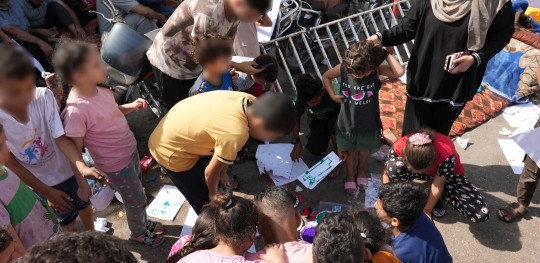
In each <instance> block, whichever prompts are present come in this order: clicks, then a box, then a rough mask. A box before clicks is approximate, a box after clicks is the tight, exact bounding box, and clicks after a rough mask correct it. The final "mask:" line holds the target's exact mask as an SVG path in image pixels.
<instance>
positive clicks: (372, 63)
mask: <svg viewBox="0 0 540 263" xmlns="http://www.w3.org/2000/svg"><path fill="white" fill-rule="evenodd" d="M387 56H388V51H387V50H386V49H385V48H384V47H382V46H381V45H379V44H378V43H376V42H374V41H369V40H361V41H358V42H356V43H353V44H351V45H350V46H349V48H348V49H347V51H345V56H344V59H343V66H344V67H345V69H346V70H347V72H348V73H349V74H351V75H352V76H353V77H355V78H360V77H363V76H365V75H366V74H369V73H370V72H373V71H374V70H377V68H378V67H379V66H380V65H381V64H382V63H383V62H384V60H385V59H386V57H387Z"/></svg>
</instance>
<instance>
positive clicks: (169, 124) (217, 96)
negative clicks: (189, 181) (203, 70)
mask: <svg viewBox="0 0 540 263" xmlns="http://www.w3.org/2000/svg"><path fill="white" fill-rule="evenodd" d="M255 100H256V99H255V97H253V96H252V95H249V94H247V93H244V92H236V91H212V92H206V93H202V94H198V95H196V96H193V97H189V98H187V99H185V100H183V101H181V102H179V103H177V104H176V105H175V106H174V107H173V108H172V109H171V110H170V111H169V112H168V113H167V115H165V117H164V118H163V119H162V120H161V121H160V122H159V124H158V126H157V127H156V128H155V129H154V131H153V132H152V135H150V140H149V141H148V148H149V149H150V153H151V154H152V156H154V158H155V159H156V161H157V162H158V163H159V164H161V165H162V166H164V167H165V168H167V169H169V170H171V171H173V172H183V171H186V170H189V169H191V168H192V167H193V166H194V165H195V163H196V162H197V159H198V158H199V157H200V156H208V155H214V156H216V157H217V158H218V159H219V160H220V161H221V162H223V163H226V164H232V163H233V162H234V159H235V158H236V154H237V153H238V151H240V149H242V147H243V146H244V144H245V143H246V141H247V140H248V139H249V128H248V119H247V116H246V108H247V106H248V103H250V102H253V101H255Z"/></svg>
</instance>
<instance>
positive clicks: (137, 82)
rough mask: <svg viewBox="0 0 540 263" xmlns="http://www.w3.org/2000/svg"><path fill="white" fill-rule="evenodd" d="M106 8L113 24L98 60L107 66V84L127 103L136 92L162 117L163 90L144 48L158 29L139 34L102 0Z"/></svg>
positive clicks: (120, 100)
mask: <svg viewBox="0 0 540 263" xmlns="http://www.w3.org/2000/svg"><path fill="white" fill-rule="evenodd" d="M101 1H102V3H103V4H104V5H105V6H106V7H107V9H109V11H110V12H111V14H112V18H111V19H108V18H106V17H105V16H104V15H103V14H101V13H98V12H94V13H97V14H98V15H101V16H103V17H104V18H105V19H106V20H107V21H109V22H110V23H112V24H114V25H113V27H112V29H111V30H110V31H109V32H108V33H106V34H104V35H103V37H102V43H101V59H102V60H103V62H104V63H105V64H106V65H107V75H108V80H107V83H106V84H107V85H108V86H110V87H112V90H113V92H114V93H115V97H119V98H118V99H117V100H118V102H119V103H121V104H124V103H127V102H130V101H131V100H132V97H133V96H134V95H135V93H138V94H137V95H138V96H140V97H141V98H143V99H144V100H146V101H147V102H148V107H149V108H150V109H151V110H152V112H153V113H154V114H155V115H156V116H157V117H158V118H161V117H163V116H165V113H166V110H165V108H164V107H163V102H162V101H161V94H162V92H161V91H160V90H159V89H158V86H157V84H156V82H155V81H154V80H153V71H152V68H151V66H150V62H149V61H148V59H147V57H146V51H147V50H148V49H149V48H150V46H151V45H152V41H153V39H154V37H155V36H156V35H157V33H158V32H159V29H157V30H154V31H150V32H148V33H146V34H144V35H143V34H141V33H139V32H137V31H136V30H134V29H133V28H131V27H130V26H128V25H127V24H126V23H125V22H124V21H123V19H122V16H121V15H120V13H119V12H118V11H117V10H116V9H115V8H114V5H113V4H112V2H111V1H110V0H101Z"/></svg>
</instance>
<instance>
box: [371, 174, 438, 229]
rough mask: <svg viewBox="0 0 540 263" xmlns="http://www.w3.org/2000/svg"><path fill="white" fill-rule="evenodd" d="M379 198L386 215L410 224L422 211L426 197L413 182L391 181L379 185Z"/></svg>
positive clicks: (405, 224) (407, 224)
mask: <svg viewBox="0 0 540 263" xmlns="http://www.w3.org/2000/svg"><path fill="white" fill-rule="evenodd" d="M379 199H380V200H381V201H382V209H383V210H384V212H386V214H387V215H388V217H390V218H394V217H395V218H397V219H398V220H399V222H400V223H401V224H402V225H404V226H412V225H413V224H414V222H416V220H417V219H418V218H419V217H420V216H421V215H422V213H424V206H425V205H426V199H427V198H426V194H425V193H424V191H422V189H421V188H420V186H419V185H417V184H415V183H409V182H393V183H387V184H383V185H381V187H379Z"/></svg>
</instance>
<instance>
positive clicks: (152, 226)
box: [146, 220, 157, 232]
mask: <svg viewBox="0 0 540 263" xmlns="http://www.w3.org/2000/svg"><path fill="white" fill-rule="evenodd" d="M156 225H157V222H156V221H152V220H149V221H146V229H147V230H148V231H149V232H154V229H155V228H156Z"/></svg>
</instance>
